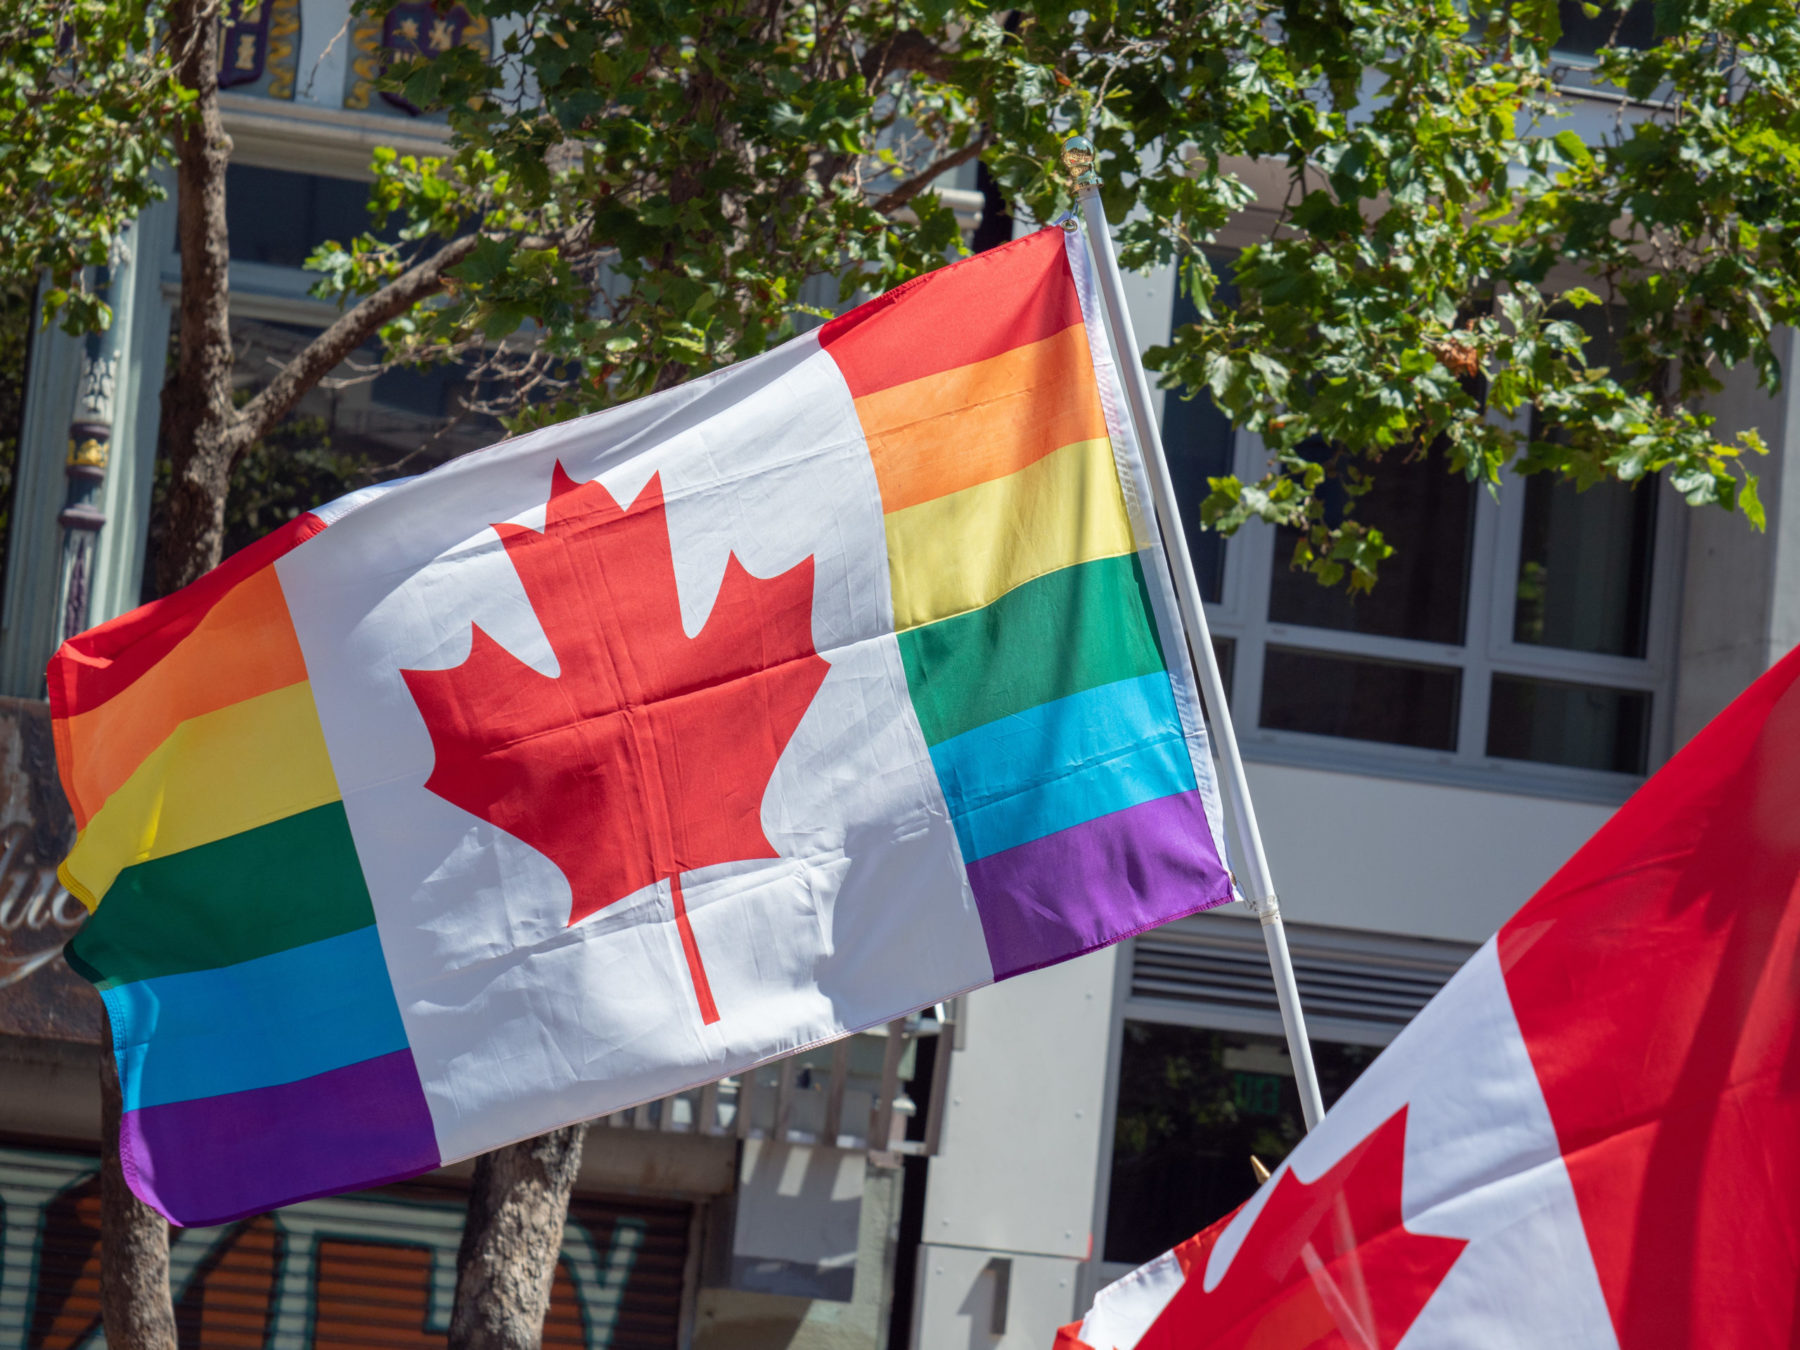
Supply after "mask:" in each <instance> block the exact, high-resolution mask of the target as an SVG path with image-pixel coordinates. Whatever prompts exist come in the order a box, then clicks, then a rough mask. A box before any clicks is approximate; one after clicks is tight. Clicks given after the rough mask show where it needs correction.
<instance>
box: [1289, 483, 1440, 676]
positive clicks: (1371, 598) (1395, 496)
mask: <svg viewBox="0 0 1800 1350" xmlns="http://www.w3.org/2000/svg"><path fill="white" fill-rule="evenodd" d="M1320 454H1321V455H1323V454H1324V451H1323V450H1322V449H1321V451H1320ZM1373 476H1374V479H1375V486H1374V487H1373V488H1371V489H1370V490H1369V492H1368V495H1366V496H1364V497H1363V498H1362V499H1361V500H1359V501H1358V502H1357V503H1356V518H1357V519H1358V520H1360V521H1362V522H1363V523H1364V524H1367V525H1373V526H1377V527H1378V528H1380V530H1381V531H1382V533H1383V534H1385V535H1386V536H1387V538H1388V542H1389V543H1390V544H1392V545H1393V546H1394V548H1395V550H1396V551H1395V553H1394V556H1393V557H1391V558H1389V559H1388V560H1387V561H1386V562H1384V563H1382V564H1381V572H1380V577H1379V579H1378V580H1377V581H1376V583H1375V589H1374V590H1373V591H1371V592H1370V593H1368V594H1366V595H1359V596H1355V597H1354V598H1353V597H1351V596H1350V595H1348V594H1347V593H1346V592H1345V591H1344V589H1343V587H1342V586H1335V587H1328V586H1321V585H1320V584H1319V583H1318V581H1317V580H1316V579H1315V578H1314V577H1313V576H1312V574H1311V573H1310V572H1302V571H1296V570H1295V569H1294V568H1292V567H1291V566H1290V565H1289V564H1290V562H1291V561H1292V559H1293V556H1294V546H1295V545H1296V544H1297V543H1299V541H1300V538H1301V536H1300V533H1299V531H1297V530H1291V529H1286V528H1283V529H1280V530H1277V531H1276V533H1275V562H1274V568H1275V574H1274V576H1272V577H1271V578H1270V580H1269V619H1270V621H1271V622H1272V623H1293V624H1305V625H1306V626H1308V627H1310V628H1335V629H1338V630H1339V631H1341V632H1348V633H1370V634H1374V635H1376V636H1379V637H1398V638H1415V639H1417V640H1418V641H1421V642H1439V643H1443V644H1444V645H1446V646H1459V645H1460V644H1461V643H1462V641H1463V621H1464V618H1465V615H1466V611H1467V609H1468V598H1469V548H1470V545H1471V544H1472V543H1473V542H1474V539H1475V485H1474V484H1473V483H1471V482H1469V481H1468V480H1467V479H1464V478H1459V477H1456V476H1454V475H1452V474H1451V473H1450V472H1449V471H1448V470H1447V469H1446V468H1445V466H1444V456H1443V454H1442V453H1441V452H1438V451H1433V452H1432V453H1430V454H1427V455H1425V456H1424V457H1422V458H1420V459H1417V460H1413V461H1411V462H1405V461H1402V460H1401V459H1399V458H1398V457H1393V458H1389V459H1387V460H1384V461H1383V462H1382V463H1380V464H1378V465H1376V466H1375V468H1374V472H1373ZM1322 495H1323V497H1324V501H1325V509H1326V516H1327V519H1328V520H1330V521H1331V522H1332V523H1333V524H1336V523H1337V522H1338V521H1339V520H1341V519H1342V518H1343V516H1342V513H1343V508H1344V492H1343V489H1342V488H1341V487H1339V486H1337V484H1336V481H1335V480H1333V479H1327V480H1326V482H1325V485H1324V488H1323V493H1322Z"/></svg>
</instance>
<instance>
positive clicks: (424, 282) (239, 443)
mask: <svg viewBox="0 0 1800 1350" xmlns="http://www.w3.org/2000/svg"><path fill="white" fill-rule="evenodd" d="M480 239H481V236H480V235H478V234H466V235H464V236H463V237H462V238H460V239H452V240H451V241H450V242H449V243H448V244H445V245H444V246H443V247H442V248H440V249H439V250H438V251H437V252H436V253H434V254H432V255H431V256H430V257H429V258H427V259H425V260H424V261H423V262H420V263H415V264H414V265H413V266H412V267H410V268H408V269H407V270H406V271H405V272H403V273H401V274H400V275H399V276H398V277H395V278H394V280H392V281H390V282H389V283H388V284H387V285H385V286H383V287H382V288H381V289H380V290H378V291H376V292H375V294H373V295H371V296H369V297H367V298H366V299H364V300H362V301H360V302H359V303H358V304H357V305H355V306H354V307H353V308H352V309H350V310H349V311H348V312H346V313H345V314H343V315H342V316H341V317H340V318H339V319H338V320H337V322H336V323H334V324H332V325H331V327H329V328H327V329H326V330H325V331H324V332H323V333H320V334H319V336H318V337H316V338H314V339H313V340H312V341H311V342H309V343H307V344H306V346H305V348H303V349H302V350H301V352H300V354H299V355H298V356H296V357H295V358H294V359H293V360H292V361H289V362H288V363H287V364H286V365H285V366H283V367H282V368H281V371H280V373H279V374H277V375H276V376H275V378H274V379H273V380H271V381H269V383H268V385H267V386H266V387H265V388H264V389H263V391H262V392H261V393H260V394H258V395H257V396H256V397H255V398H253V399H251V400H250V401H249V402H248V403H246V404H245V405H244V407H243V409H242V410H241V411H240V412H239V413H238V420H237V424H236V426H235V427H234V428H233V438H234V442H235V444H234V446H233V450H234V454H242V453H243V451H244V450H246V449H247V448H249V446H250V444H251V443H252V442H253V441H255V440H257V439H258V438H259V437H261V436H262V435H263V433H264V432H266V431H268V429H269V428H270V427H272V426H274V425H275V423H276V422H278V421H279V420H280V419H281V417H282V416H283V415H284V414H285V413H286V412H287V411H288V409H290V408H292V407H293V406H294V404H296V403H298V402H299V401H300V398H301V396H302V395H303V394H305V393H306V391H307V390H309V389H311V388H312V387H313V386H314V385H315V384H317V383H318V382H319V381H320V379H322V378H323V377H324V376H325V375H326V373H327V372H329V371H330V370H331V369H332V368H333V367H335V366H336V365H337V364H338V363H339V362H341V361H343V360H344V359H345V358H346V357H347V356H349V355H350V353H352V352H353V351H355V350H356V349H357V348H358V347H360V346H362V345H363V343H365V342H367V341H368V340H369V339H370V338H372V337H374V336H375V334H376V333H378V332H379V331H380V330H381V326H382V325H383V324H384V323H387V322H388V321H389V320H390V319H395V318H398V317H399V316H400V315H402V314H404V313H406V311H407V310H409V309H411V308H412V307H413V306H414V305H416V304H418V303H419V301H421V300H424V299H427V298H428V297H430V296H432V295H434V294H436V293H437V292H438V291H439V290H440V289H442V287H443V284H444V273H445V272H447V271H448V270H449V269H450V268H452V267H454V266H456V264H457V263H459V262H461V261H462V260H463V259H464V258H466V257H468V256H469V254H470V253H471V252H473V251H474V249H475V245H476V244H477V243H478V242H480Z"/></svg>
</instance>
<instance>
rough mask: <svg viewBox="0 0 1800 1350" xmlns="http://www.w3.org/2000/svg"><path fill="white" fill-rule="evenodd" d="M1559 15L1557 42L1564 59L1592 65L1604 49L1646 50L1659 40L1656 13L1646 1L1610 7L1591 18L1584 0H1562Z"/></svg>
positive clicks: (1557, 49)
mask: <svg viewBox="0 0 1800 1350" xmlns="http://www.w3.org/2000/svg"><path fill="white" fill-rule="evenodd" d="M1556 15H1557V18H1558V19H1560V20H1561V21H1562V36H1561V37H1560V38H1558V39H1557V42H1556V54H1557V55H1558V56H1560V57H1565V58H1567V57H1574V58H1576V59H1578V60H1583V61H1587V62H1591V61H1592V60H1593V59H1594V57H1595V54H1596V53H1598V52H1599V50H1600V49H1601V48H1602V47H1635V48H1637V49H1638V50H1640V51H1642V50H1643V49H1644V48H1646V47H1649V46H1651V45H1653V44H1654V43H1655V41H1656V11H1655V9H1654V7H1653V6H1651V5H1649V4H1646V3H1644V0H1636V2H1635V3H1631V4H1627V5H1625V6H1623V8H1622V9H1619V8H1613V7H1611V6H1610V5H1608V6H1605V7H1603V8H1602V9H1601V10H1600V12H1599V13H1598V14H1594V15H1591V16H1590V15H1589V14H1588V7H1587V5H1586V4H1584V3H1582V0H1558V3H1557V6H1556Z"/></svg>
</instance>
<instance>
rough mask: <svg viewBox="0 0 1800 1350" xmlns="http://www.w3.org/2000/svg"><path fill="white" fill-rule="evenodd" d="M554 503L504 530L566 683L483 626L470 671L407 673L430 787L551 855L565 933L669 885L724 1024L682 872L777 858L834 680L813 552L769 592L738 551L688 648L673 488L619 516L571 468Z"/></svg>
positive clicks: (707, 1009) (557, 475) (553, 486)
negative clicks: (769, 830)
mask: <svg viewBox="0 0 1800 1350" xmlns="http://www.w3.org/2000/svg"><path fill="white" fill-rule="evenodd" d="M549 493H550V500H549V509H548V512H547V514H546V516H545V520H544V528H543V529H542V530H532V529H528V528H526V527H524V526H521V525H507V524H500V525H496V526H494V529H495V531H496V532H497V533H498V534H499V536H500V539H501V542H502V543H503V544H504V545H505V546H506V555H507V558H508V559H509V560H510V561H511V563H512V565H513V567H514V568H515V569H516V570H517V572H518V575H519V580H520V582H521V583H522V584H523V585H524V587H525V594H526V596H527V598H528V599H529V600H530V602H531V607H532V610H533V612H534V613H535V614H536V615H537V617H538V620H539V622H540V623H542V625H543V628H544V632H545V635H546V636H547V637H548V639H549V641H550V647H551V650H552V651H553V652H554V653H555V655H556V661H557V667H558V669H557V673H556V674H555V675H545V674H543V673H541V672H539V671H538V670H536V669H535V668H533V667H532V666H530V665H528V664H526V663H525V662H523V661H521V660H519V659H518V658H517V657H516V656H514V655H513V654H512V653H510V652H508V651H507V650H506V648H504V647H503V646H501V645H500V644H499V643H497V642H496V641H494V639H493V638H492V637H490V636H489V635H488V634H487V633H485V632H483V631H482V629H481V627H480V625H476V626H475V627H474V629H473V636H472V639H471V642H470V647H469V655H468V658H467V659H466V660H465V661H463V663H462V664H461V665H458V666H452V667H450V668H449V669H447V670H404V671H402V672H401V674H402V675H403V676H404V677H405V679H406V687H407V688H408V689H409V690H410V691H411V693H412V696H413V699H414V701H415V702H417V704H418V705H419V712H420V713H421V714H422V715H423V716H424V718H425V725H426V726H427V727H428V728H429V729H430V732H431V742H432V745H433V747H434V748H435V750H436V752H437V759H436V764H435V766H434V767H433V769H432V772H431V776H430V777H429V778H427V779H426V780H425V786H426V787H427V788H428V789H429V790H431V791H432V792H435V793H436V794H437V795H438V796H440V797H442V798H443V799H444V800H445V801H448V802H453V803H454V804H456V805H457V806H460V807H461V808H462V809H463V810H465V811H467V812H469V813H470V814H471V815H475V816H479V817H481V818H482V819H483V820H488V821H491V822H493V823H494V824H495V825H497V826H498V827H499V828H500V829H502V830H505V831H506V832H507V833H508V834H510V835H512V836H514V837H515V838H517V839H519V840H520V841H521V842H523V843H526V844H529V845H530V846H531V847H533V848H535V849H537V850H538V851H539V852H540V853H542V854H544V856H545V857H547V858H549V859H550V861H551V862H553V863H555V864H556V865H557V867H558V868H559V869H561V871H562V873H563V875H564V876H565V877H566V878H567V879H568V882H569V891H570V895H571V903H570V910H569V922H570V923H572V924H573V923H577V922H579V921H580V920H582V919H584V918H586V917H587V916H588V915H590V914H593V913H595V912H596V911H598V910H601V909H604V908H605V907H606V906H607V905H610V904H613V903H615V902H616V901H619V900H623V899H624V898H625V897H626V896H628V895H631V894H632V893H634V892H636V891H639V890H642V889H643V888H644V887H646V886H650V885H654V884H655V883H656V882H659V881H665V880H666V881H669V882H670V883H671V885H672V888H673V889H672V900H673V906H674V911H675V922H676V924H677V926H678V928H679V929H680V932H681V939H682V947H683V950H684V952H685V954H686V956H687V959H688V967H689V972H690V974H691V975H692V977H693V980H694V994H695V997H696V999H697V1000H698V1002H699V1005H700V1010H701V1016H702V1018H703V1020H705V1021H707V1022H716V1021H717V1020H718V1018H719V1013H718V1008H717V1006H716V1004H715V1002H714V1000H713V995H712V990H711V988H710V985H709V982H708V980H707V978H706V968H705V964H704V962H703V960H702V959H701V956H700V953H699V949H698V944H697V942H696V940H695V938H694V934H693V927H692V924H691V923H690V921H689V919H688V916H687V911H686V906H685V904H684V903H683V899H682V894H681V873H683V872H688V871H692V870H694V869H695V868H699V867H707V866H710V865H712V864H714V863H724V862H737V861H741V860H746V859H753V858H773V857H776V856H777V853H776V850H775V849H774V847H773V846H772V845H770V843H769V840H768V837H767V836H766V835H765V834H764V833H763V828H762V801H763V792H764V789H765V788H766V787H767V786H768V782H769V776H770V774H772V773H773V772H774V770H775V761H776V760H778V759H779V758H780V757H781V752H782V750H783V749H785V748H786V746H787V743H788V741H789V740H790V739H791V738H792V737H793V733H794V728H795V727H796V726H797V725H798V724H799V721H800V718H801V717H802V716H803V715H804V714H805V712H806V709H807V707H808V706H809V705H810V704H811V702H812V699H813V695H815V694H816V693H818V691H819V686H820V684H822V683H823V682H824V679H825V672H826V670H827V669H828V666H827V665H826V662H825V660H824V659H823V658H822V657H820V656H819V655H818V654H817V652H815V651H814V650H813V642H812V603H813V560H812V559H811V558H806V559H804V560H802V561H801V562H799V563H796V564H795V565H794V566H793V567H792V568H790V569H788V570H787V571H786V572H783V573H782V574H781V575H780V576H777V577H773V578H770V579H768V580H758V579H757V578H755V577H753V576H751V575H750V574H749V573H748V572H746V571H745V570H744V568H743V565H742V564H741V563H740V562H739V561H738V559H737V555H736V554H732V555H731V556H730V557H729V558H728V559H727V561H726V564H725V575H724V580H723V582H722V583H721V585H720V587H719V593H718V597H717V598H716V599H715V600H714V601H713V606H712V612H711V613H710V614H709V615H708V617H707V621H706V624H705V626H704V627H703V628H701V630H700V632H699V633H697V634H695V635H694V636H692V637H689V636H688V634H687V633H686V631H685V630H684V629H683V627H682V622H681V605H680V600H679V597H678V596H677V594H676V582H675V566H674V561H673V559H672V557H671V556H670V551H669V528H668V520H667V512H666V511H665V509H664V506H663V500H662V483H661V480H660V479H658V478H655V477H652V478H651V479H650V481H649V483H647V484H646V485H645V486H644V488H643V490H642V491H641V492H639V493H638V496H637V498H636V500H635V501H633V502H632V503H631V505H630V506H628V507H623V508H621V507H620V505H619V504H618V503H617V502H615V501H614V500H613V498H612V494H611V493H609V492H608V491H607V490H606V489H605V488H604V487H602V486H601V485H600V484H599V483H582V484H579V485H578V484H576V483H575V482H574V481H573V480H572V479H571V478H570V477H569V476H568V474H567V473H566V472H564V470H563V466H562V464H561V463H560V462H558V463H557V465H556V466H555V469H554V470H553V473H552V479H551V483H550V488H549Z"/></svg>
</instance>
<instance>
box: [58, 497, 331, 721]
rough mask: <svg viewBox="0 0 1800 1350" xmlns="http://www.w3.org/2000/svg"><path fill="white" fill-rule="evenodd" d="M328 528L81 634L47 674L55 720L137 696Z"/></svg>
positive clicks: (254, 549)
mask: <svg viewBox="0 0 1800 1350" xmlns="http://www.w3.org/2000/svg"><path fill="white" fill-rule="evenodd" d="M324 528H325V522H324V521H322V520H320V519H319V518H318V517H317V516H315V515H312V514H311V513H310V512H309V513H307V514H306V515H302V516H297V517H295V518H294V519H293V520H290V521H289V522H288V523H287V524H286V525H283V526H282V527H281V528H280V529H279V530H276V531H275V532H274V533H273V534H268V535H265V536H263V537H262V538H261V539H258V540H257V541H256V542H255V543H254V544H251V545H250V546H249V547H247V548H243V549H240V550H239V551H238V552H236V553H234V554H232V555H231V556H230V557H229V558H227V559H226V560H225V561H224V562H222V563H220V564H219V565H218V566H217V567H215V568H213V570H212V571H210V572H208V573H207V574H206V575H205V576H203V577H201V578H200V579H199V580H197V581H195V582H192V583H191V584H189V585H187V586H183V587H182V588H181V589H180V590H178V591H176V592H175V594H173V595H165V596H164V597H163V598H162V599H160V600H152V601H151V602H150V603H149V604H147V605H140V606H139V607H138V608H136V609H134V610H132V611H131V612H130V613H129V614H121V615H120V616H119V617H118V618H116V619H113V620H110V621H109V622H107V623H103V624H101V625H100V626H99V627H98V628H90V629H88V630H87V631H86V632H85V633H79V634H77V635H76V636H74V637H72V638H70V639H69V640H68V641H67V642H65V643H63V645H62V646H61V647H59V648H57V651H56V655H54V656H52V657H51V658H50V665H49V668H48V670H47V671H46V672H45V674H46V677H47V679H48V681H49V699H50V715H51V716H52V717H54V718H57V719H58V720H60V719H63V718H67V717H73V716H74V715H75V714H76V713H83V712H87V711H89V710H90V709H93V708H97V707H99V706H100V705H101V704H102V703H105V702H106V701H107V700H108V699H109V698H112V697H113V696H114V695H116V694H119V693H121V692H122V691H124V690H125V689H127V688H129V687H130V686H131V684H132V682H133V681H134V680H136V679H137V678H138V676H140V675H142V674H143V673H144V672H145V671H147V670H149V669H150V667H151V666H153V665H155V664H156V663H157V662H158V661H160V660H162V659H163V657H165V656H167V655H168V654H169V653H170V652H172V651H173V650H174V649H175V647H176V645H177V644H178V643H180V641H181V640H182V639H183V638H185V637H186V636H187V635H188V634H189V633H191V632H193V631H194V629H195V627H196V626H198V624H199V623H200V620H202V619H204V618H205V617H206V616H207V614H208V613H209V612H211V610H212V608H213V607H214V606H215V605H217V604H218V603H219V602H220V601H221V600H223V599H224V598H225V597H226V596H227V595H229V594H230V593H231V591H232V590H233V589H234V588H236V587H237V585H238V584H239V583H240V582H242V581H244V580H245V579H247V578H248V577H250V576H252V575H254V574H255V573H257V572H260V571H261V570H262V569H263V568H265V567H268V566H270V565H271V564H273V563H274V562H275V561H276V559H278V558H280V557H281V556H282V555H283V554H286V553H289V552H291V551H292V550H294V549H296V548H298V547H299V546H300V545H301V544H303V543H305V542H306V541H307V540H308V539H310V538H312V537H313V536H314V535H315V534H317V533H319V531H321V530H323V529H324Z"/></svg>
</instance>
